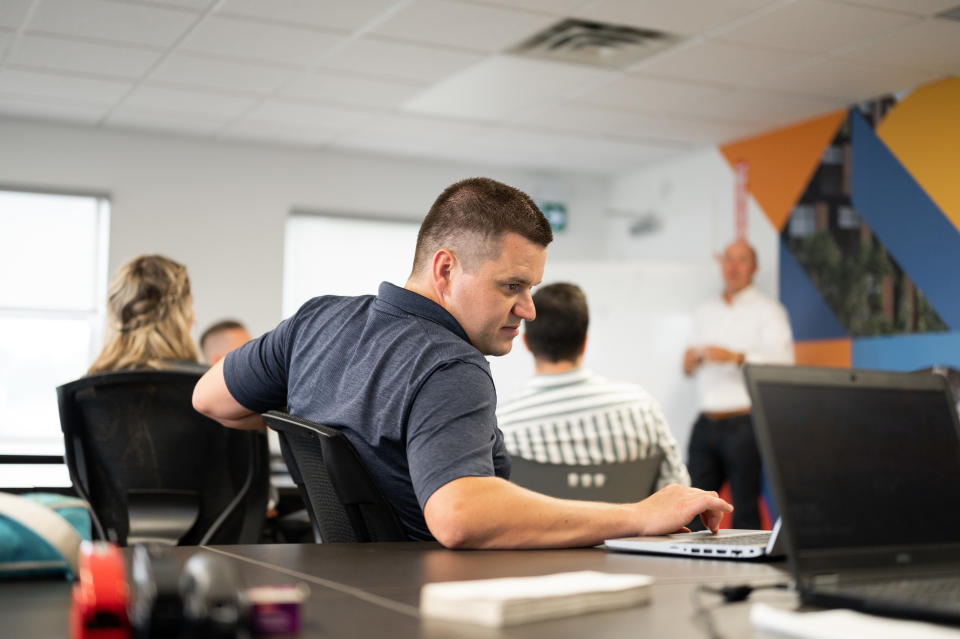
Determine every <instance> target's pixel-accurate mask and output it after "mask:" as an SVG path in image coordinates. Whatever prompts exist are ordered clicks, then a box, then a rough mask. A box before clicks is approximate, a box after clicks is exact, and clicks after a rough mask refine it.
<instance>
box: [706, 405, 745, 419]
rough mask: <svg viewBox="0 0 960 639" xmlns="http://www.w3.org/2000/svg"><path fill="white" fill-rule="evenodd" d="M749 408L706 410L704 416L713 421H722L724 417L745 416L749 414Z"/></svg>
mask: <svg viewBox="0 0 960 639" xmlns="http://www.w3.org/2000/svg"><path fill="white" fill-rule="evenodd" d="M749 414H750V409H749V408H738V409H736V410H720V411H710V412H708V411H704V412H703V416H704V417H706V418H707V419H709V420H712V421H715V422H717V421H720V420H723V419H733V418H734V417H743V416H744V415H749Z"/></svg>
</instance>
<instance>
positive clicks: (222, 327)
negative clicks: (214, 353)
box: [200, 319, 247, 349]
mask: <svg viewBox="0 0 960 639" xmlns="http://www.w3.org/2000/svg"><path fill="white" fill-rule="evenodd" d="M235 328H242V329H243V330H247V327H246V326H244V325H243V324H241V323H240V322H238V321H237V320H234V319H225V320H220V321H219V322H217V323H215V324H211V325H210V326H208V327H207V330H205V331H203V334H201V335H200V348H201V349H202V348H203V343H204V342H205V341H207V338H208V337H210V336H211V335H213V334H214V333H219V332H220V331H231V330H233V329H235Z"/></svg>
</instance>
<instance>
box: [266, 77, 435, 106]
mask: <svg viewBox="0 0 960 639" xmlns="http://www.w3.org/2000/svg"><path fill="white" fill-rule="evenodd" d="M422 90H423V84H421V83H414V82H401V81H395V80H380V79H374V78H365V77H361V76H355V75H349V74H341V73H332V72H327V71H315V72H313V73H304V74H301V75H299V76H298V77H297V78H296V79H294V80H293V81H292V82H289V83H287V84H285V85H284V86H283V88H282V89H280V91H278V93H277V95H279V96H287V97H293V98H305V99H308V100H319V101H321V102H332V103H339V104H356V105H359V106H369V107H380V108H385V109H386V108H391V107H395V106H397V105H399V104H401V103H402V102H404V101H405V100H408V99H410V98H411V97H412V96H414V95H416V94H417V93H419V92H420V91H422Z"/></svg>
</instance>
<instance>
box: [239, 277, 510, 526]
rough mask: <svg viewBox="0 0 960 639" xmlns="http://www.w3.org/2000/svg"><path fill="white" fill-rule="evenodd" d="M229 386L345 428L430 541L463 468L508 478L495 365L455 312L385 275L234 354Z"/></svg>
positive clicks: (259, 402)
mask: <svg viewBox="0 0 960 639" xmlns="http://www.w3.org/2000/svg"><path fill="white" fill-rule="evenodd" d="M223 373H224V378H225V380H226V383H227V388H228V390H229V391H230V394H231V395H233V397H234V399H236V400H237V401H238V402H239V403H240V404H242V405H243V406H244V407H245V408H247V409H249V410H251V411H255V412H260V413H262V412H265V411H267V410H271V409H277V410H284V409H285V408H286V410H287V411H288V412H289V413H291V414H293V415H297V416H298V417H304V418H306V419H309V420H312V421H315V422H319V423H321V424H326V425H327V426H332V427H334V428H338V429H340V430H342V431H343V432H344V433H345V434H346V436H347V437H348V438H349V439H350V441H351V442H352V443H353V445H354V446H355V447H356V449H357V452H358V453H359V454H360V457H361V458H362V459H363V462H364V463H365V464H366V467H367V468H368V469H369V471H370V473H371V474H372V475H373V478H374V480H375V481H376V482H377V484H378V485H379V486H380V489H381V491H382V492H383V494H384V495H385V496H386V498H387V500H388V501H389V502H390V503H391V504H392V505H393V508H394V509H395V510H396V512H397V516H398V517H399V519H400V522H401V523H402V524H403V526H404V527H405V528H406V530H407V533H408V534H409V536H410V538H411V539H415V540H432V539H433V536H432V535H431V534H430V531H429V530H428V529H427V524H426V521H424V518H423V506H424V504H426V503H427V499H429V498H430V496H431V495H432V494H433V493H434V491H436V490H437V489H438V488H440V487H441V486H443V485H444V484H446V483H448V482H450V481H453V480H454V479H457V478H459V477H468V476H481V477H485V476H493V475H495V476H497V477H504V478H506V477H509V475H510V458H509V456H508V454H507V451H506V448H505V447H504V444H503V436H502V434H501V433H500V430H499V429H498V428H497V418H496V412H495V411H496V405H497V396H496V391H495V389H494V385H493V378H492V377H491V376H490V365H489V364H488V363H487V360H486V359H485V358H484V356H483V355H482V354H481V353H480V351H478V350H477V349H476V348H474V347H473V345H472V344H470V341H469V340H468V338H467V334H466V333H465V332H464V330H463V328H462V327H461V326H460V324H459V323H458V322H457V320H455V319H454V318H453V316H452V315H451V314H450V313H448V312H447V311H446V310H444V309H443V307H441V306H440V305H438V304H436V303H434V302H432V301H431V300H428V299H427V298H425V297H423V296H422V295H418V294H417V293H414V292H412V291H408V290H406V289H402V288H399V287H397V286H394V285H393V284H390V283H388V282H384V283H382V284H381V285H380V289H379V292H378V294H377V295H376V296H373V295H365V296H361V297H336V296H324V297H315V298H313V299H312V300H310V301H309V302H307V303H306V304H304V305H303V306H302V307H301V308H300V310H299V311H297V312H296V314H295V315H293V317H290V318H289V319H286V320H284V321H283V322H281V323H280V325H279V326H277V328H275V329H274V330H272V331H270V332H269V333H266V334H265V335H263V336H262V337H260V338H258V339H255V340H253V341H251V342H248V343H247V344H245V345H243V346H241V347H240V348H239V349H237V350H235V351H233V352H231V353H230V354H228V355H227V357H226V359H225V361H224V366H223Z"/></svg>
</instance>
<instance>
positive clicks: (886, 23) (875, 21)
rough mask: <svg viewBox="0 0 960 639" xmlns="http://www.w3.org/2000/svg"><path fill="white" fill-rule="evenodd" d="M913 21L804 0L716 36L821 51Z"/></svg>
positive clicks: (772, 45) (911, 18)
mask: <svg viewBox="0 0 960 639" xmlns="http://www.w3.org/2000/svg"><path fill="white" fill-rule="evenodd" d="M917 20H918V18H916V17H913V16H908V15H904V14H901V13H893V12H890V11H880V10H875V9H870V8H869V7H857V6H853V5H847V4H832V3H830V2H824V1H822V0H805V1H803V2H794V3H791V4H786V5H783V6H781V7H778V8H777V9H776V10H774V11H769V12H765V13H763V14H762V15H758V16H757V17H755V18H753V19H749V20H746V21H744V22H743V23H742V24H741V25H739V26H737V27H735V28H733V29H731V30H729V31H724V32H723V34H722V35H721V36H720V37H721V38H722V39H724V40H727V41H731V42H739V43H741V44H751V45H757V46H766V47H773V48H782V49H793V50H796V51H809V52H811V53H825V52H827V51H831V50H833V49H836V48H838V47H843V46H847V45H849V44H852V43H853V42H856V41H858V40H862V39H864V38H869V37H871V36H876V35H879V34H881V33H883V32H884V31H888V30H890V29H895V28H897V27H900V26H903V25H905V24H908V23H911V22H916V21H917Z"/></svg>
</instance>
